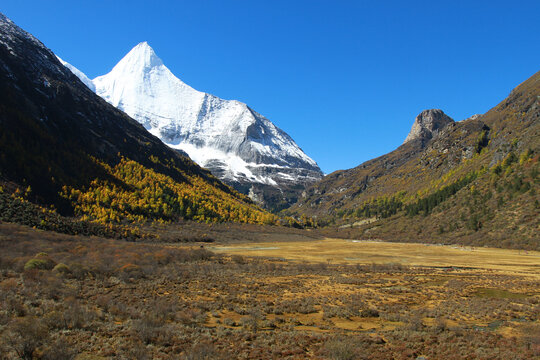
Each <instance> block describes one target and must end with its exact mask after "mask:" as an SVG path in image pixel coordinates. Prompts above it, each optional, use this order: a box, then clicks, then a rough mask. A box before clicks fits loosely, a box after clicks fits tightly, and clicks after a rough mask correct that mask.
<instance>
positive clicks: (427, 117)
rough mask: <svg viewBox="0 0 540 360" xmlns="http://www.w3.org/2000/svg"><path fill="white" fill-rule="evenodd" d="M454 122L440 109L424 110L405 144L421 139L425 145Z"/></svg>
mask: <svg viewBox="0 0 540 360" xmlns="http://www.w3.org/2000/svg"><path fill="white" fill-rule="evenodd" d="M453 122H454V120H453V119H452V118H451V117H449V116H448V115H446V114H445V113H444V112H443V111H442V110H440V109H429V110H424V111H422V112H421V113H420V114H419V115H418V116H417V117H416V119H415V120H414V123H413V126H412V128H411V131H410V132H409V135H407V138H406V139H405V141H404V142H403V143H407V142H409V141H412V140H416V139H420V140H421V141H422V143H424V142H425V141H427V140H430V139H431V138H432V137H433V136H434V135H435V134H437V133H438V132H439V130H441V129H442V128H444V127H445V126H446V125H448V124H451V123H453Z"/></svg>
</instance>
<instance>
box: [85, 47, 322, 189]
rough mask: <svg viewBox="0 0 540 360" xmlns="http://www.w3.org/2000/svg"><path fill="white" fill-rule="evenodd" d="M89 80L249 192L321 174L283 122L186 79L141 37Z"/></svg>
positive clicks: (306, 180) (112, 100)
mask: <svg viewBox="0 0 540 360" xmlns="http://www.w3.org/2000/svg"><path fill="white" fill-rule="evenodd" d="M76 75H78V74H77V73H76ZM79 77H80V76H79ZM92 83H93V84H94V86H95V91H96V93H97V94H98V95H100V96H101V97H102V98H104V99H105V100H106V101H108V102H109V103H111V104H112V105H114V106H116V107H118V108H119V109H121V110H123V111H124V112H126V113H127V114H128V115H130V116H131V117H132V118H134V119H135V120H137V121H139V122H140V123H141V124H142V125H143V126H144V127H145V128H146V129H147V130H148V131H150V132H151V133H152V134H154V135H156V136H158V137H159V138H160V139H161V140H162V141H163V142H165V143H166V144H167V145H169V146H171V147H173V148H176V149H179V150H183V151H185V152H186V153H187V154H189V156H190V157H191V158H192V159H193V160H195V161H196V162H197V163H199V165H201V166H203V167H206V168H208V169H209V170H210V171H212V172H213V173H214V175H216V176H217V177H219V178H220V179H222V180H224V181H225V182H228V183H229V184H231V185H234V186H235V187H237V189H239V190H242V191H244V192H247V190H248V189H250V188H251V191H250V192H253V188H252V186H251V185H253V184H262V185H265V186H270V187H273V188H278V189H279V191H282V190H283V189H285V188H288V187H289V188H290V187H294V188H295V189H297V188H298V185H305V184H307V183H311V182H313V181H315V180H318V179H319V178H321V177H322V172H321V170H320V169H319V167H318V166H317V163H316V162H315V161H313V160H312V159H311V158H310V157H308V156H307V155H306V154H305V153H304V152H303V151H302V149H300V147H299V146H298V145H297V144H296V143H295V142H294V140H293V139H292V138H291V137H290V136H289V135H287V134H286V133H285V132H284V131H283V130H281V129H279V128H277V127H276V126H275V125H274V124H273V123H272V122H271V121H270V120H268V119H267V118H265V117H264V116H262V115H261V114H259V113H257V112H255V111H253V110H252V109H251V108H249V107H248V106H247V105H246V104H244V103H242V102H239V101H236V100H224V99H220V98H218V97H216V96H214V95H211V94H207V93H204V92H200V91H197V90H195V89H193V88H192V87H190V86H189V85H187V84H185V83H184V82H182V81H181V80H180V79H178V78H177V77H176V76H175V75H174V74H173V73H172V72H171V71H170V70H169V69H168V68H167V67H166V66H165V65H164V64H163V61H161V59H160V58H159V57H158V56H157V55H156V53H155V52H154V50H153V49H152V48H151V47H150V45H148V43H147V42H142V43H140V44H138V45H137V46H135V47H134V48H133V49H132V50H131V51H130V52H129V53H128V54H127V55H126V56H124V58H123V59H122V60H120V62H118V64H117V65H116V66H115V67H114V68H113V69H112V70H111V71H110V72H109V73H108V74H106V75H103V76H99V77H97V78H95V79H94V80H93V81H92ZM295 191H296V190H295Z"/></svg>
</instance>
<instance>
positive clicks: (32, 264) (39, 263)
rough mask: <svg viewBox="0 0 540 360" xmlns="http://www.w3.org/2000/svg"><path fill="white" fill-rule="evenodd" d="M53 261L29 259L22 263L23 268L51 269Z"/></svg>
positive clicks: (26, 269)
mask: <svg viewBox="0 0 540 360" xmlns="http://www.w3.org/2000/svg"><path fill="white" fill-rule="evenodd" d="M53 267H54V263H53V262H51V261H49V260H46V259H30V260H28V261H27V262H26V264H24V270H25V271H28V270H34V269H37V270H51V269H52V268H53Z"/></svg>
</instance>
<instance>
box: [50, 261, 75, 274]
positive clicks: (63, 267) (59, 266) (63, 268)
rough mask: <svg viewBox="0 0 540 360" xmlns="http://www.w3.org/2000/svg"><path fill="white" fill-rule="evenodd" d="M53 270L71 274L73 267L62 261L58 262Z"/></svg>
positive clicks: (58, 272)
mask: <svg viewBox="0 0 540 360" xmlns="http://www.w3.org/2000/svg"><path fill="white" fill-rule="evenodd" d="M52 271H53V272H55V273H57V274H60V275H69V274H71V269H70V268H69V266H67V265H66V264H63V263H60V264H57V265H56V266H55V267H54V268H53V269H52Z"/></svg>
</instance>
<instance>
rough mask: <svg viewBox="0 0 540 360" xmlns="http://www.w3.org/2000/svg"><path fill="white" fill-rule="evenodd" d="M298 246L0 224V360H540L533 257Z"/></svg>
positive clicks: (363, 245) (419, 248)
mask: <svg viewBox="0 0 540 360" xmlns="http://www.w3.org/2000/svg"><path fill="white" fill-rule="evenodd" d="M252 230H253V231H255V230H254V228H252ZM234 231H238V229H236V228H235V229H234ZM305 234H306V237H304V241H299V240H298V239H299V238H300V237H301V236H302V235H301V233H297V232H294V233H292V234H289V235H290V236H291V237H292V238H293V239H295V240H290V239H289V241H281V242H279V241H278V242H275V241H263V242H258V243H253V242H251V243H250V242H230V241H227V242H226V243H220V241H219V236H218V237H216V238H215V239H214V240H215V243H213V244H208V243H190V244H179V243H140V242H125V241H120V240H107V239H101V238H97V237H82V236H68V235H60V234H57V233H53V232H46V231H39V230H34V229H31V228H29V227H24V226H19V225H12V224H0V298H1V299H0V300H1V301H0V354H1V355H0V358H3V359H19V358H26V359H79V360H82V359H150V358H154V359H178V358H180V359H303V358H311V359H422V358H424V359H465V358H466V359H536V358H538V356H540V322H539V320H538V319H539V317H540V290H539V289H540V281H539V277H538V268H537V265H538V258H539V257H538V256H539V254H538V253H532V252H529V253H525V252H522V253H520V252H518V251H510V250H499V249H487V248H482V249H474V250H473V249H468V248H452V247H442V246H426V245H419V244H396V243H392V244H388V243H376V242H351V241H346V240H336V239H326V240H321V239H315V238H312V234H310V233H309V232H307V233H305ZM171 235H172V234H171ZM276 236H277V235H275V234H274V235H273V238H274V237H276ZM263 237H267V236H263ZM283 238H284V239H288V235H286V234H285V235H283ZM201 246H203V247H201ZM209 247H211V249H209ZM255 255H262V256H255Z"/></svg>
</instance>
